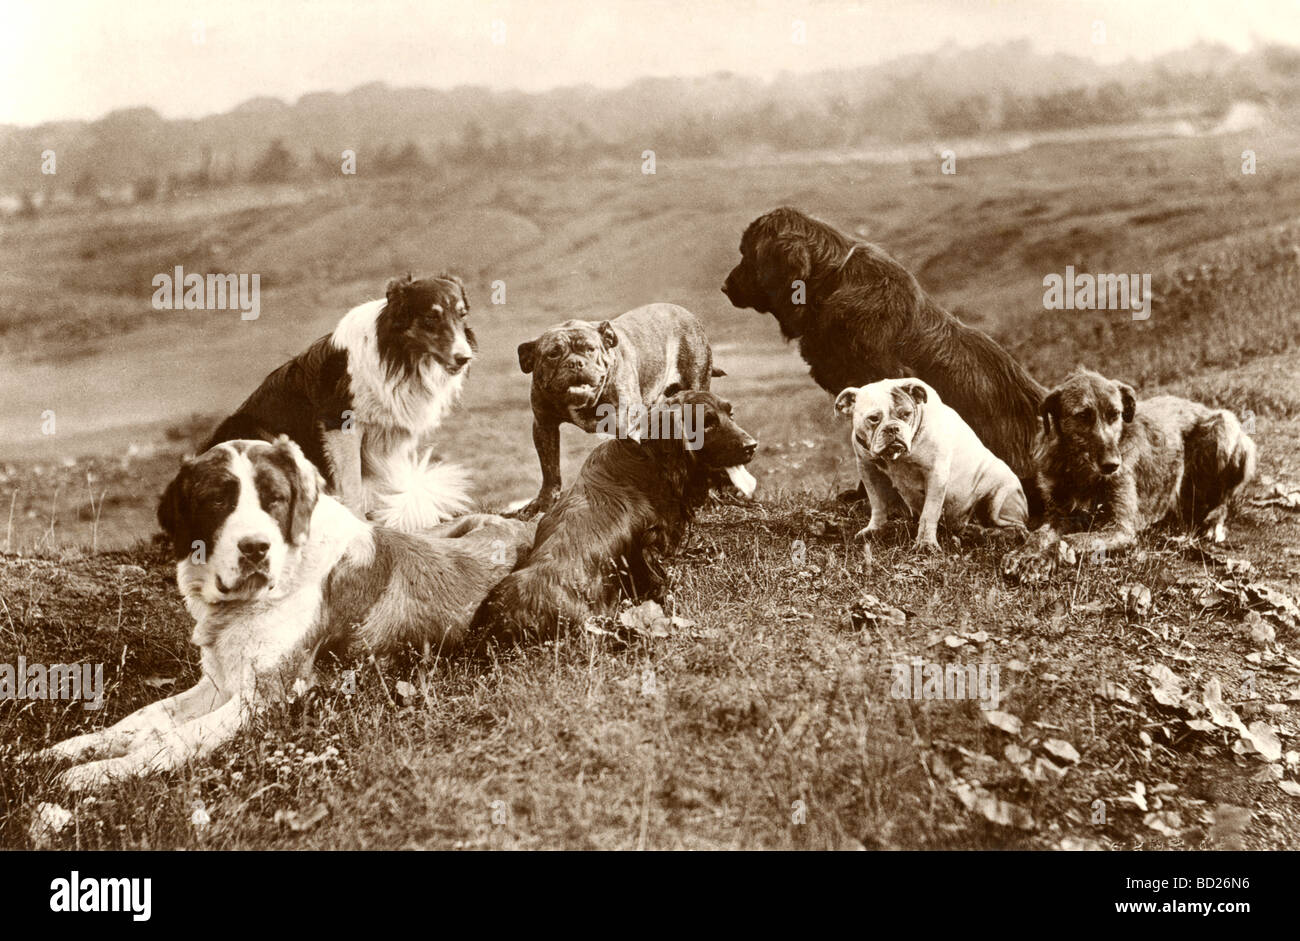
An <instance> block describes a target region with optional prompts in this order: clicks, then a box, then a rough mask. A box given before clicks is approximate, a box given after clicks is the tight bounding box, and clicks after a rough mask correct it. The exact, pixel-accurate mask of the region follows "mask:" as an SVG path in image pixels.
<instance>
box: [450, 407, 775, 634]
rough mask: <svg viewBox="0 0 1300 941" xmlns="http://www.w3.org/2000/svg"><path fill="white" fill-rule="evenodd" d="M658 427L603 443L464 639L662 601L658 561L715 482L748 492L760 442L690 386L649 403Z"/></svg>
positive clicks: (569, 622)
mask: <svg viewBox="0 0 1300 941" xmlns="http://www.w3.org/2000/svg"><path fill="white" fill-rule="evenodd" d="M649 414H650V423H651V428H655V429H658V430H659V433H658V434H653V435H650V436H645V435H643V436H642V440H641V441H640V442H639V443H638V442H637V441H635V440H632V439H629V438H616V439H614V440H613V441H606V442H605V443H603V444H601V445H599V446H598V447H597V448H596V449H595V450H594V451H592V452H591V454H590V456H589V457H588V458H587V460H586V463H584V464H583V465H582V471H581V472H580V474H579V476H578V480H577V481H576V482H575V483H574V484H573V485H572V486H571V487H569V488H568V489H566V490H565V491H564V492H563V493H562V494H561V495H560V497H559V499H558V500H557V501H556V503H555V506H554V507H553V508H552V509H551V511H550V512H549V513H547V514H546V516H544V517H543V518H542V521H541V523H540V524H539V525H538V527H537V537H536V539H535V540H534V542H533V548H532V551H531V552H530V553H529V556H528V563H527V564H526V565H525V566H523V567H522V568H520V569H518V570H516V571H515V572H513V573H511V574H510V575H508V576H506V578H505V579H504V580H503V581H501V582H500V583H499V584H498V585H497V586H496V588H494V589H493V590H492V592H491V593H490V594H489V595H488V596H487V599H486V600H485V601H484V602H483V605H482V606H481V607H480V608H479V610H478V613H477V614H476V615H475V619H474V623H473V625H472V626H471V628H470V638H469V640H468V641H467V643H468V644H470V645H473V646H475V647H477V648H478V649H480V650H482V649H483V648H484V647H486V646H487V645H489V644H491V643H493V642H504V643H518V642H522V641H526V640H536V639H546V638H551V637H554V636H556V635H557V634H558V633H559V632H560V631H561V630H563V629H565V628H566V627H570V626H577V625H581V624H582V623H583V622H584V621H586V619H587V618H588V617H589V616H591V615H593V614H608V613H611V612H612V611H613V610H614V608H615V607H616V606H617V604H618V600H619V597H620V595H626V596H629V597H632V598H636V599H647V598H648V599H660V598H661V596H662V594H663V589H664V586H665V578H666V574H665V572H664V568H663V564H664V562H666V561H667V560H668V559H670V558H671V557H672V556H673V554H674V553H675V552H676V551H677V548H678V546H680V545H681V542H682V540H683V538H684V537H685V535H686V528H687V525H688V524H689V523H690V521H691V519H692V518H693V517H694V515H695V512H696V511H697V510H698V509H699V508H700V506H702V505H703V503H704V501H705V499H706V498H707V497H708V494H709V490H710V488H711V487H713V486H715V485H718V484H721V483H722V482H723V481H725V480H726V479H727V478H730V479H731V480H732V482H733V483H735V484H736V485H737V486H738V487H740V489H741V490H742V491H746V492H747V493H752V485H753V478H752V477H750V476H749V473H748V472H747V471H745V470H744V465H745V464H747V463H748V462H749V460H750V459H751V458H752V457H753V456H754V451H755V449H756V448H757V447H758V442H756V441H755V440H754V439H753V438H752V437H751V436H750V435H749V434H748V433H747V432H746V431H745V430H744V429H743V428H741V427H740V426H739V425H737V424H736V423H735V422H734V421H733V420H732V418H731V405H730V404H728V403H727V402H726V401H724V400H723V399H721V398H719V397H718V396H716V395H714V394H713V393H711V392H701V391H687V392H681V393H678V394H677V395H674V396H671V397H669V398H667V399H665V400H663V402H662V403H661V404H659V405H656V406H655V407H654V408H652V409H651V410H650V413H649Z"/></svg>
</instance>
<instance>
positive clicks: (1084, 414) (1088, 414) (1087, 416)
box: [1074, 408, 1092, 421]
mask: <svg viewBox="0 0 1300 941" xmlns="http://www.w3.org/2000/svg"><path fill="white" fill-rule="evenodd" d="M1074 417H1075V418H1077V419H1079V421H1092V409H1090V408H1081V409H1079V411H1077V412H1075V413H1074Z"/></svg>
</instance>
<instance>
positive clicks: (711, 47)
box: [0, 0, 1300, 126]
mask: <svg viewBox="0 0 1300 941" xmlns="http://www.w3.org/2000/svg"><path fill="white" fill-rule="evenodd" d="M796 20H799V21H802V23H803V24H804V26H803V29H804V36H805V41H804V42H803V43H798V42H796V41H794V32H795V28H796V27H795V21H796ZM1098 20H1100V21H1101V22H1102V23H1103V24H1104V29H1105V36H1104V39H1105V41H1104V42H1101V43H1098V42H1094V38H1095V37H1094V32H1093V24H1094V23H1095V22H1096V21H1098ZM918 23H924V24H925V27H926V28H925V29H918V28H916V27H917V24H918ZM502 26H504V36H503V37H502V34H500V33H499V32H498V34H497V37H496V38H498V39H501V38H503V39H504V41H502V42H494V41H493V40H494V37H493V30H494V28H495V29H497V30H500V29H501V28H502ZM426 37H427V38H426ZM1022 39H1027V40H1029V41H1030V42H1031V43H1032V46H1033V48H1034V49H1035V50H1036V51H1038V52H1041V53H1046V54H1051V53H1065V54H1070V55H1076V56H1080V57H1084V58H1088V59H1092V60H1094V61H1096V62H1098V63H1101V64H1107V65H1111V64H1117V63H1122V62H1124V61H1127V60H1134V59H1136V60H1139V61H1145V60H1149V59H1151V58H1154V57H1156V56H1159V55H1163V54H1166V53H1169V52H1173V51H1177V50H1180V49H1185V48H1188V47H1191V46H1194V45H1196V44H1197V43H1222V44H1225V45H1227V46H1229V47H1230V48H1233V49H1234V50H1236V51H1239V52H1242V51H1246V50H1248V49H1250V48H1252V47H1256V46H1258V45H1260V44H1263V43H1269V42H1280V43H1285V44H1290V45H1300V4H1297V3H1295V2H1294V0H1256V2H1254V3H1253V4H1252V5H1250V6H1249V7H1246V8H1244V9H1243V8H1241V7H1239V6H1238V5H1237V4H1235V3H1232V2H1224V0H1148V2H1144V3H1142V4H1140V5H1133V4H1131V3H1130V2H1126V0H990V2H989V3H987V4H983V3H980V4H972V3H970V2H962V0H911V2H907V0H902V2H889V0H883V2H876V0H872V2H861V0H859V2H838V0H829V2H817V0H813V2H794V3H778V2H773V0H717V2H711V3H708V4H699V3H689V2H676V0H673V2H664V3H651V2H644V0H608V2H606V3H605V5H603V6H602V7H601V8H600V9H592V8H590V7H586V6H584V5H583V4H582V3H581V2H579V0H540V2H533V3H529V4H525V3H517V2H493V0H488V2H475V0H439V2H434V3H425V4H420V3H415V2H412V0H379V2H376V3H373V4H366V5H363V6H360V7H358V6H357V5H356V4H353V3H345V2H342V0H279V2H275V3H273V4H270V5H265V6H259V5H257V4H255V3H253V2H251V0H232V2H229V3H226V4H223V5H222V6H220V7H215V6H214V7H208V6H206V5H204V4H202V3H193V4H189V3H184V4H173V3H168V2H166V0H139V2H137V3H131V4H129V5H128V4H117V3H113V4H95V3H94V2H92V0H50V2H46V3H40V4H36V3H30V2H27V0H23V2H21V3H15V4H10V5H8V6H6V7H3V8H0V88H4V89H5V90H6V94H4V95H3V96H0V124H9V125H20V126H31V125H38V124H43V123H47V122H55V121H74V120H95V119H98V118H100V117H103V116H104V115H106V114H108V113H109V112H112V111H114V110H119V109H123V108H133V107H149V108H153V109H154V110H156V111H158V112H159V113H160V114H161V115H163V116H164V117H166V118H169V119H177V118H181V119H183V118H201V117H203V116H206V115H209V114H214V113H220V112H224V111H228V110H230V109H231V108H233V107H235V106H237V105H238V104H240V103H242V102H244V101H247V100H249V99H251V98H257V97H272V98H279V99H283V100H285V101H287V102H290V103H292V102H294V101H296V100H297V99H298V98H300V97H301V96H302V95H304V94H308V93H312V92H329V91H333V92H347V91H350V90H352V89H354V88H357V87H359V86H362V85H366V84H370V83H374V82H382V83H386V84H388V85H391V86H394V87H429V88H438V89H450V88H455V87H458V86H464V85H479V86H486V87H488V88H491V89H494V90H499V91H505V90H519V91H525V92H540V91H546V90H549V89H552V88H558V87H566V86H573V85H583V84H588V85H594V86H597V87H601V88H617V87H620V86H623V85H626V84H628V83H629V82H632V81H635V80H637V79H640V78H648V77H693V76H701V75H709V74H713V73H717V72H732V73H735V74H739V75H745V76H751V77H755V78H760V79H771V78H773V77H775V76H776V75H778V74H780V73H783V72H786V73H795V74H798V73H805V72H816V71H822V70H827V69H845V68H855V67H863V66H871V65H877V64H880V63H882V62H885V61H888V60H890V59H895V58H898V57H901V56H905V55H911V54H918V53H926V52H932V51H935V50H937V49H940V48H942V47H944V46H945V45H950V44H955V45H957V46H959V47H963V48H974V47H977V46H981V45H986V44H989V43H1005V42H1012V41H1016V40H1022Z"/></svg>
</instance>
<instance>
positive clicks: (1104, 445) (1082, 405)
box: [1039, 368, 1137, 477]
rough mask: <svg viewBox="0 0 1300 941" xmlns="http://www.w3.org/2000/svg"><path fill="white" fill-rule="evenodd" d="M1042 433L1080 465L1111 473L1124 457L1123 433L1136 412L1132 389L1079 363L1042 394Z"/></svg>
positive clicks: (1113, 472)
mask: <svg viewBox="0 0 1300 941" xmlns="http://www.w3.org/2000/svg"><path fill="white" fill-rule="evenodd" d="M1039 414H1040V416H1041V417H1042V421H1043V436H1044V438H1045V439H1046V440H1047V442H1048V443H1049V444H1052V445H1054V446H1056V447H1058V448H1060V449H1062V450H1064V452H1065V453H1067V454H1069V455H1071V456H1072V457H1073V459H1074V465H1075V467H1077V468H1078V469H1081V470H1088V471H1091V472H1092V473H1093V474H1096V475H1097V476H1100V477H1109V476H1111V475H1112V474H1116V473H1118V472H1119V471H1120V469H1121V467H1122V465H1123V461H1124V457H1123V454H1122V453H1121V451H1120V437H1121V435H1122V434H1123V431H1124V425H1125V423H1127V422H1131V421H1132V420H1133V417H1134V416H1135V415H1136V414H1137V396H1136V395H1135V394H1134V392H1133V388H1132V387H1131V386H1129V385H1127V384H1125V383H1123V382H1116V381H1114V380H1112V379H1107V378H1106V377H1105V376H1102V375H1099V374H1098V373H1095V372H1093V371H1092V370H1090V369H1083V368H1079V369H1076V370H1075V371H1074V372H1072V373H1070V375H1068V376H1066V377H1065V381H1064V382H1062V383H1061V384H1060V385H1059V386H1057V387H1056V388H1055V389H1053V390H1052V391H1051V392H1049V393H1048V395H1047V398H1045V399H1043V404H1042V407H1041V408H1040V410H1039Z"/></svg>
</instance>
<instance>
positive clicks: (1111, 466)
mask: <svg viewBox="0 0 1300 941" xmlns="http://www.w3.org/2000/svg"><path fill="white" fill-rule="evenodd" d="M1117 470H1119V461H1102V462H1101V472H1102V473H1103V474H1105V475H1106V476H1107V477H1109V476H1110V475H1111V474H1113V473H1115V471H1117Z"/></svg>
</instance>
